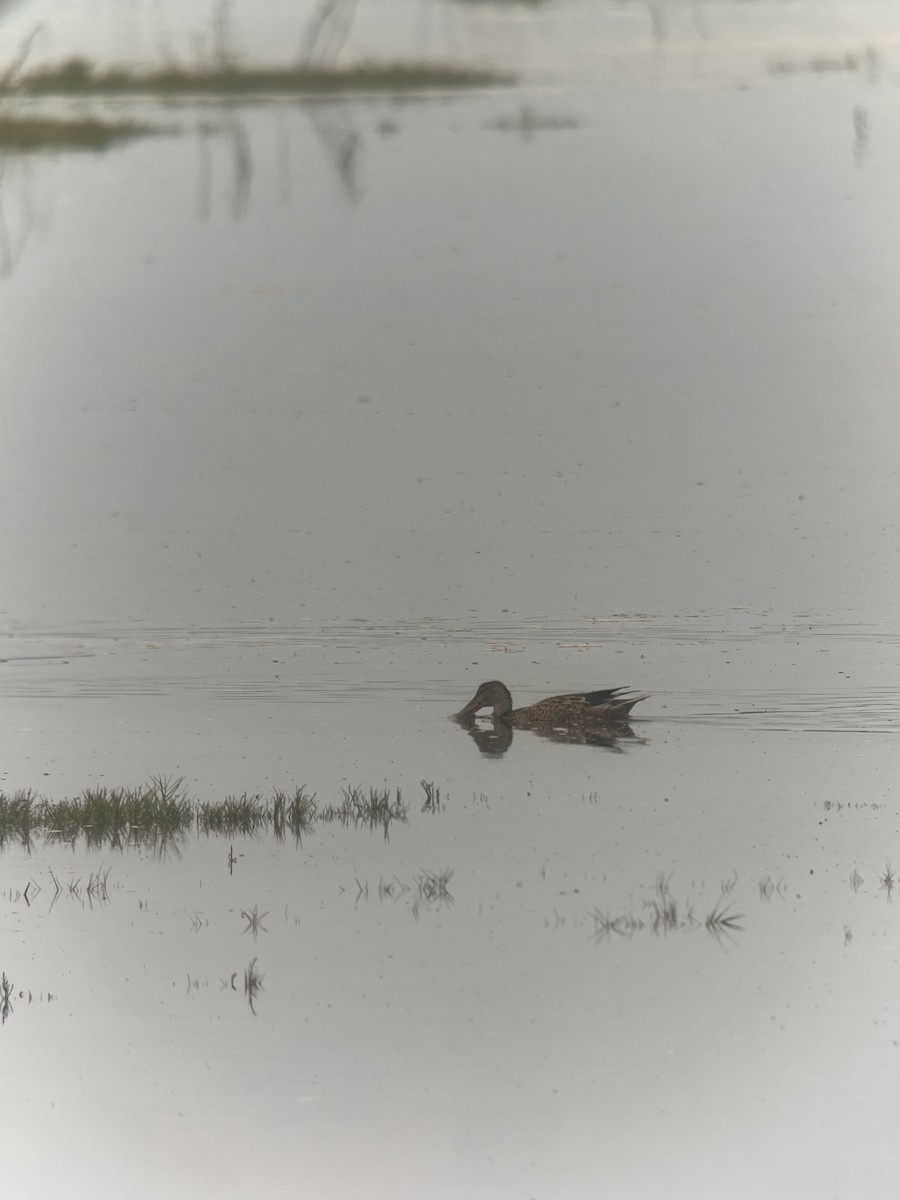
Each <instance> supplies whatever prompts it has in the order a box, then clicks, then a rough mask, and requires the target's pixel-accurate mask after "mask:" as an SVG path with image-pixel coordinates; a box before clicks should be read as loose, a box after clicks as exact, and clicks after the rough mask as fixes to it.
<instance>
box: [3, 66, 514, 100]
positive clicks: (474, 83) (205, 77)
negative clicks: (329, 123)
mask: <svg viewBox="0 0 900 1200" xmlns="http://www.w3.org/2000/svg"><path fill="white" fill-rule="evenodd" d="M513 83H515V76H513V75H511V74H509V73H506V72H502V71H493V70H490V69H488V68H475V67H455V66H450V65H448V64H441V63H433V64H432V63H399V62H398V63H359V64H357V65H355V66H347V67H339V66H305V65H300V66H293V67H265V66H239V65H234V64H231V63H227V64H216V65H212V66H200V67H196V68H186V67H181V66H167V67H162V68H157V69H155V70H141V69H127V68H124V67H114V68H107V69H105V70H99V69H98V68H97V67H95V66H94V65H93V64H92V63H90V62H88V61H87V60H86V59H83V58H72V59H69V60H67V61H66V62H62V63H59V64H57V65H55V66H50V67H41V68H38V69H35V70H32V71H28V72H27V73H23V74H19V73H18V72H15V71H8V72H7V73H6V75H5V76H0V98H2V97H4V96H122V95H141V96H155V97H172V96H184V97H198V96H215V97H220V96H234V95H296V96H306V95H313V96H321V95H335V94H340V93H349V92H379V93H384V92H420V91H427V90H430V89H437V90H441V91H444V90H459V89H465V88H481V87H502V86H509V85H510V84H513Z"/></svg>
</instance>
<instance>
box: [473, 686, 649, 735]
mask: <svg viewBox="0 0 900 1200" xmlns="http://www.w3.org/2000/svg"><path fill="white" fill-rule="evenodd" d="M646 699H648V693H646V692H638V693H637V694H635V693H632V692H629V690H628V688H626V687H615V688H601V689H600V690H599V691H596V692H572V693H571V694H568V695H565V696H548V697H547V699H546V700H538V701H537V703H536V704H529V705H526V707H524V708H513V702H512V695H511V693H510V690H509V688H508V687H507V686H506V684H505V683H501V682H500V680H499V679H490V680H488V682H487V683H482V684H480V685H479V688H478V691H477V692H476V693H475V695H474V696H473V697H472V699H471V700H470V701H469V703H468V704H467V705H466V706H465V708H462V709H460V711H459V712H458V713H456V714H455V717H456V720H457V721H461V722H466V721H469V720H471V719H472V718H473V717H474V715H475V713H477V712H478V710H479V709H482V708H490V709H492V715H493V718H494V720H495V721H498V720H502V721H508V722H509V724H510V725H513V726H515V728H516V729H540V728H541V727H542V726H544V727H546V726H551V727H556V728H567V727H568V728H572V727H578V726H589V727H593V728H595V729H596V728H598V727H600V728H603V727H609V726H615V725H627V723H628V718H629V715H630V713H631V710H632V709H633V708H634V706H635V704H637V703H639V702H640V701H641V700H646Z"/></svg>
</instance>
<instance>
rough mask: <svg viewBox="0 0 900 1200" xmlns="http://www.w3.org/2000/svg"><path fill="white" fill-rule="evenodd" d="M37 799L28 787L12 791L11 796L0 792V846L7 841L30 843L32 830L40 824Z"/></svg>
mask: <svg viewBox="0 0 900 1200" xmlns="http://www.w3.org/2000/svg"><path fill="white" fill-rule="evenodd" d="M38 805H39V800H38V797H37V795H36V793H35V792H33V791H32V790H31V789H30V788H28V789H27V790H24V791H18V792H13V794H12V795H11V796H7V795H6V794H5V793H3V792H0V848H2V847H3V846H5V845H6V843H7V842H12V841H16V842H20V843H21V844H22V845H23V846H28V845H29V844H30V843H31V834H32V831H33V830H34V829H35V828H36V827H37V826H39V824H40V815H39V812H38Z"/></svg>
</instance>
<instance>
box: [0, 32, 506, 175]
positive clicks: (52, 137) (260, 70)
mask: <svg viewBox="0 0 900 1200" xmlns="http://www.w3.org/2000/svg"><path fill="white" fill-rule="evenodd" d="M24 57H27V48H26V50H24V51H23V53H22V55H21V56H20V61H19V62H17V63H14V64H13V65H12V66H9V67H8V68H7V69H6V70H5V71H0V104H2V102H3V101H7V102H13V103H15V102H17V101H21V100H28V99H39V98H41V97H56V98H63V99H84V98H87V97H97V98H98V99H104V98H105V99H113V98H121V97H123V96H134V97H143V98H150V99H158V100H176V99H184V100H191V99H193V100H198V99H210V100H222V99H234V98H235V97H243V98H246V99H248V100H250V99H263V98H273V97H275V96H279V97H285V96H288V97H290V96H293V97H296V98H297V99H314V98H322V97H340V96H349V95H354V94H360V93H362V94H366V95H381V96H385V95H388V96H391V95H393V96H396V95H404V96H413V95H416V94H419V95H421V94H424V93H426V92H429V91H442V92H446V91H462V90H465V89H466V88H484V87H503V86H509V85H511V84H513V83H515V82H516V80H515V76H513V75H510V74H507V73H504V72H501V71H493V70H489V69H487V68H469V67H455V66H450V65H448V64H440V63H434V64H430V63H384V64H379V63H360V64H357V65H356V66H347V67H340V66H321V65H299V66H293V67H265V66H249V65H248V66H241V65H239V64H238V63H236V62H235V61H233V60H232V59H230V58H228V59H227V60H226V61H219V62H216V63H213V64H211V65H204V66H198V67H195V68H189V67H182V66H180V65H172V66H166V67H161V68H156V69H139V68H134V69H130V68H124V67H111V68H106V69H100V68H98V67H97V66H96V65H94V64H93V63H91V62H89V61H88V60H87V59H83V58H72V59H69V60H67V61H65V62H62V63H59V64H57V65H55V66H49V67H41V68H37V69H34V70H31V71H28V72H23V71H22V70H21V66H22V60H23V58H24ZM171 132H173V131H172V130H171V129H170V128H165V127H162V126H152V125H146V124H143V123H141V122H137V121H129V120H116V121H107V120H103V119H100V118H98V117H95V116H85V117H79V116H72V117H67V116H37V115H27V114H23V113H21V112H15V111H12V110H11V109H10V108H9V107H7V108H6V110H5V111H4V110H3V109H0V150H4V149H5V150H13V151H17V152H20V153H23V152H29V151H40V150H63V149H64V150H94V151H99V150H106V149H108V148H110V147H111V146H113V145H116V144H118V143H121V142H123V141H127V140H130V139H132V138H139V137H152V136H154V135H163V134H167V133H171Z"/></svg>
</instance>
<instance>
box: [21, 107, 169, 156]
mask: <svg viewBox="0 0 900 1200" xmlns="http://www.w3.org/2000/svg"><path fill="white" fill-rule="evenodd" d="M168 132H170V131H169V130H167V129H163V128H161V127H160V128H156V127H154V126H152V125H143V124H141V123H140V122H138V121H100V120H97V119H96V118H95V117H72V118H67V117H25V116H18V115H14V114H10V113H2V112H0V150H18V151H20V152H27V151H34V150H107V149H109V148H110V147H111V146H115V145H118V144H119V143H120V142H124V141H130V140H131V139H132V138H139V137H156V136H159V135H160V134H164V133H168Z"/></svg>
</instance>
